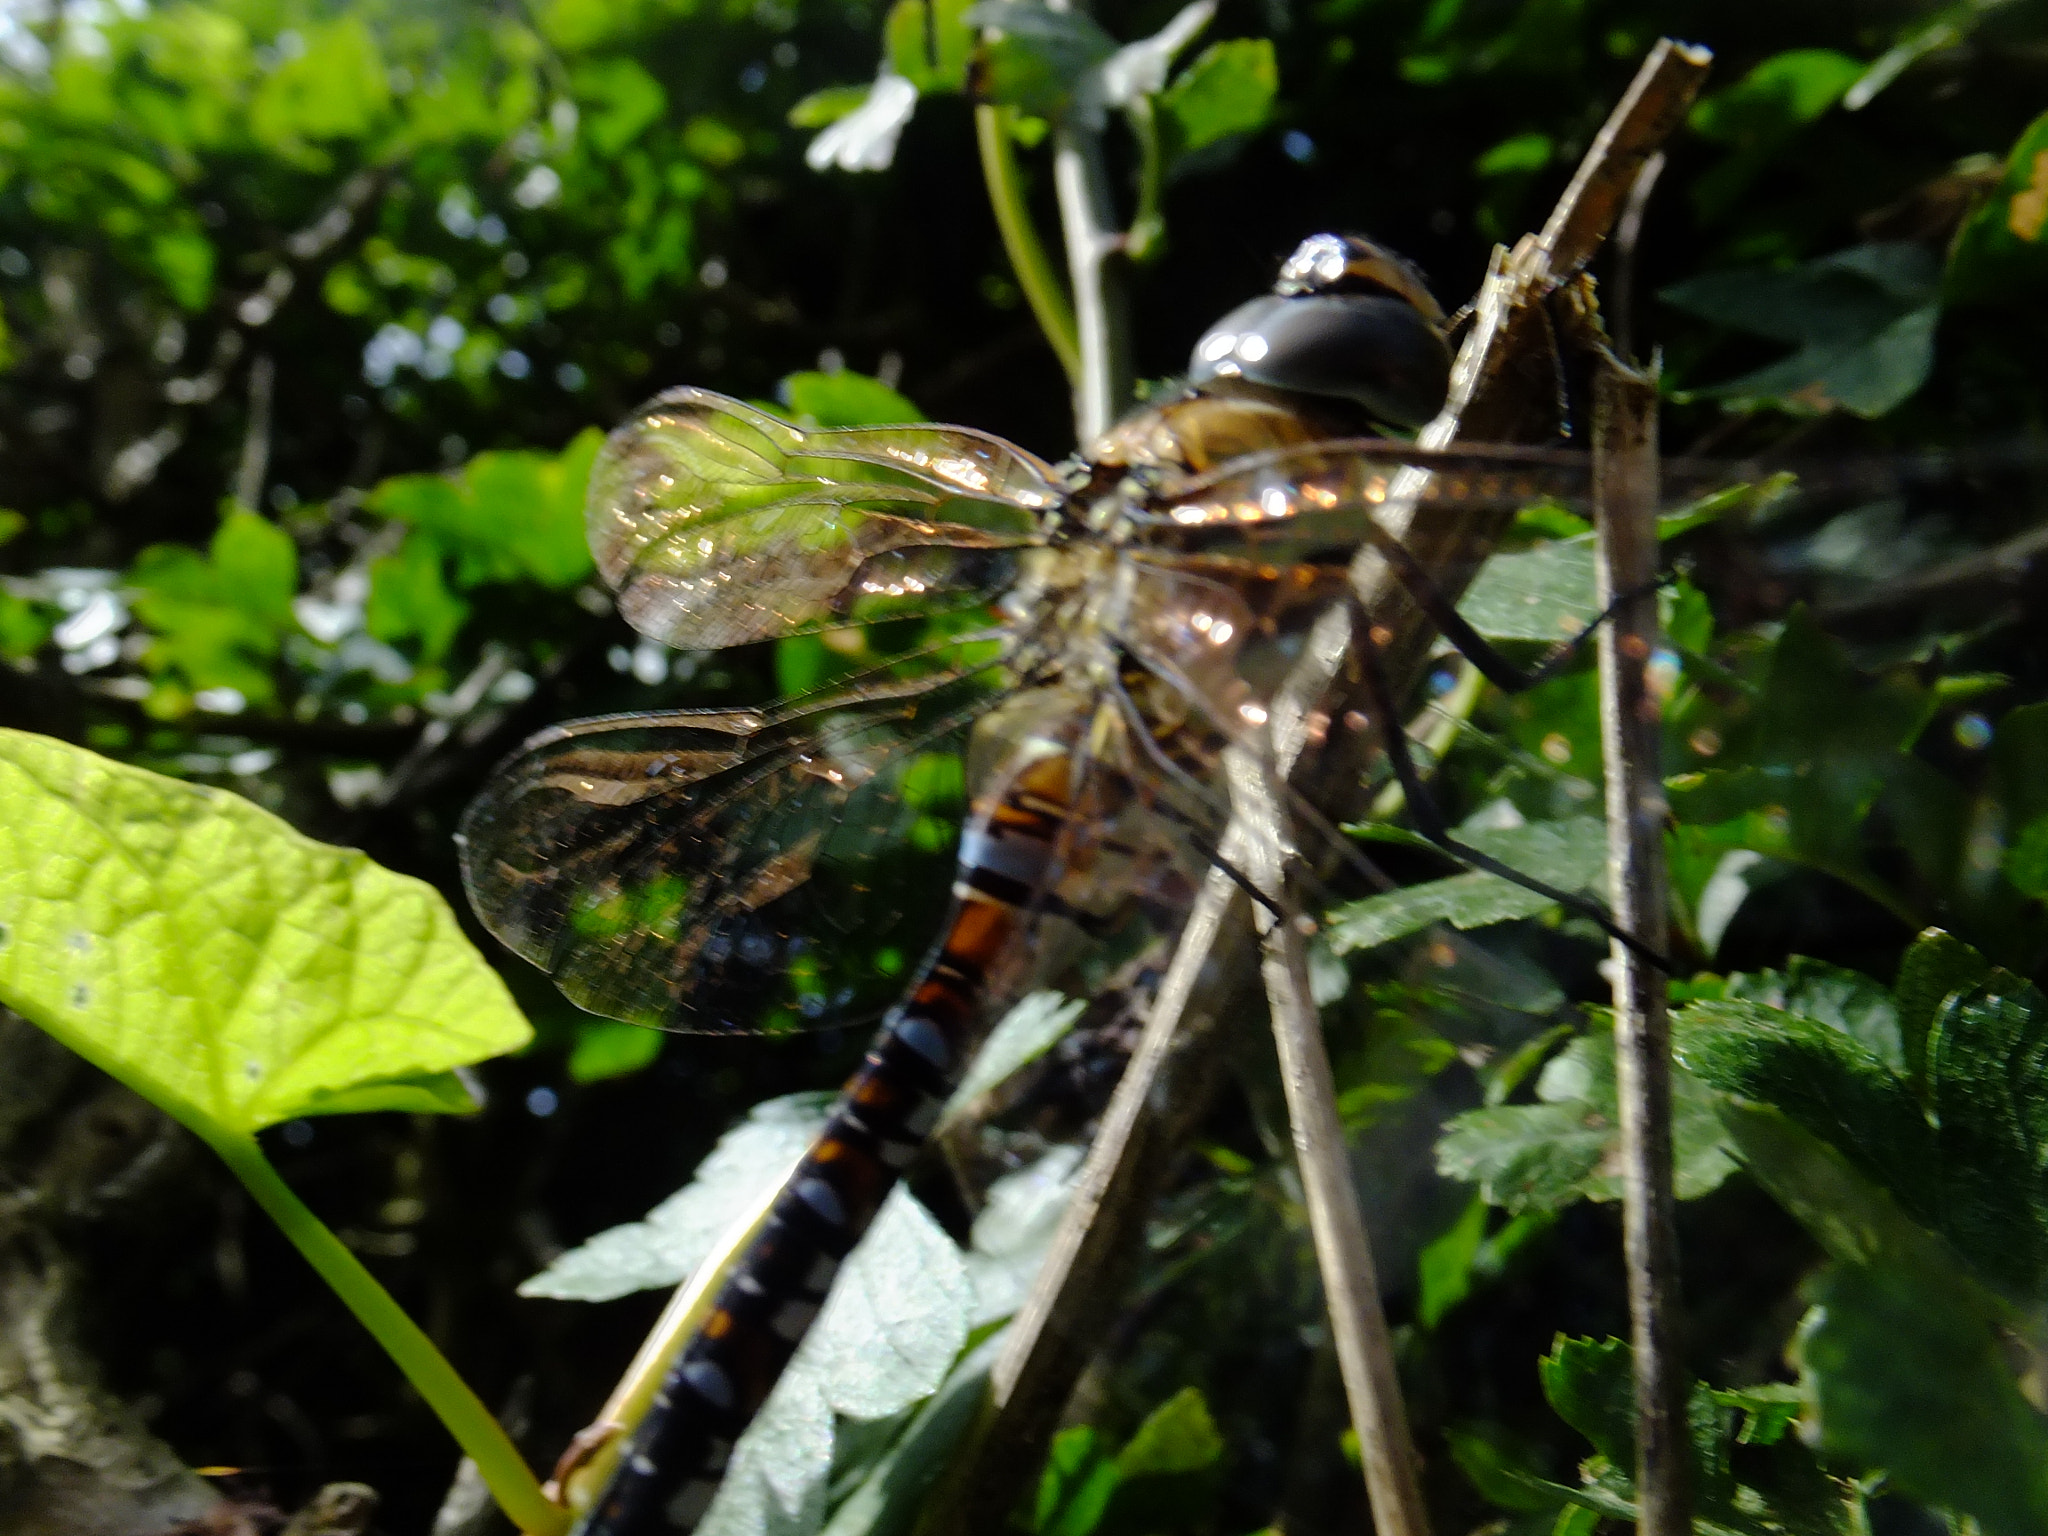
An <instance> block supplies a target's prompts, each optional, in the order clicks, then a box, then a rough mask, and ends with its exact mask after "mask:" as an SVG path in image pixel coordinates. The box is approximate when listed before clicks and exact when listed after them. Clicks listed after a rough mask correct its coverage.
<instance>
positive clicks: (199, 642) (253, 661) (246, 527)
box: [128, 506, 299, 704]
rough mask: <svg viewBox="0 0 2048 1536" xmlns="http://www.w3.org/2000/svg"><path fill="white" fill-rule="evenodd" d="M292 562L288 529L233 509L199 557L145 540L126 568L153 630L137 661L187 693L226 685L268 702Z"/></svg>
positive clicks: (291, 586)
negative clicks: (179, 682) (176, 679)
mask: <svg viewBox="0 0 2048 1536" xmlns="http://www.w3.org/2000/svg"><path fill="white" fill-rule="evenodd" d="M298 567H299V557H298V550H297V548H296V546H294V545H293V543H292V540H291V536H290V535H289V534H287V533H286V532H285V531H284V530H283V529H281V528H279V527H278V526H277V525H276V524H275V523H272V522H270V521H268V520H267V519H265V518H262V517H259V516H257V515H256V514H255V513H254V512H251V511H249V510H247V509H246V508H242V507H232V506H231V507H230V508H229V509H228V511H227V514H226V516H224V517H223V518H222V520H221V525H220V528H219V529H218V530H217V531H216V532H215V534H214V536H213V542H212V544H211V546H210V547H209V549H208V552H207V554H206V555H205V556H203V557H202V556H201V555H200V554H199V553H198V552H197V551H196V550H193V549H190V548H187V547H186V546H185V545H182V544H155V545H151V546H150V547H149V548H147V549H145V550H143V551H142V553H141V554H140V555H138V556H137V557H136V560H135V565H134V567H133V569H131V570H130V572H129V575H128V580H129V583H130V585H131V586H132V587H134V588H135V590H136V598H135V612H136V614H137V615H138V616H139V617H140V618H141V619H142V621H143V622H144V623H145V624H147V625H148V626H149V627H150V628H151V629H153V630H154V631H156V636H155V639H154V640H153V641H152V642H151V645H150V648H149V650H148V651H147V652H146V653H145V660H146V661H147V663H148V664H149V666H150V667H151V669H152V670H154V671H157V672H159V673H174V674H176V675H178V676H180V677H181V678H182V679H183V680H184V681H185V682H186V683H187V684H188V685H189V687H191V688H192V689H194V690H197V689H202V688H232V689H234V690H235V691H236V692H238V693H240V694H241V695H242V696H243V697H244V698H246V699H247V700H249V701H250V702H251V703H257V704H267V703H269V702H270V701H271V700H272V699H274V698H275V697H276V684H275V683H274V681H273V679H272V677H271V674H270V663H271V661H272V660H273V659H274V658H275V657H276V656H277V653H278V649H279V647H280V646H281V645H282V643H283V640H284V636H285V635H286V633H287V632H289V631H290V630H291V629H293V628H294V627H295V621H294V619H293V618H292V606H291V605H292V595H293V593H294V592H295V591H296V590H297V587H298Z"/></svg>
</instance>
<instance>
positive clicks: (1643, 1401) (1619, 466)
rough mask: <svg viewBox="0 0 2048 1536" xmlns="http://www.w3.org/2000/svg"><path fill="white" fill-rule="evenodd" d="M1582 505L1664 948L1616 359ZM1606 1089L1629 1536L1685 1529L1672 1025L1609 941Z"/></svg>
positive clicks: (1629, 820) (1649, 704)
mask: <svg viewBox="0 0 2048 1536" xmlns="http://www.w3.org/2000/svg"><path fill="white" fill-rule="evenodd" d="M1593 402H1594V403H1593V412H1594V414H1593V471H1594V484H1593V510H1594V524H1595V530H1596V536H1597V541H1598V559H1597V569H1598V572H1599V592H1600V602H1601V604H1602V606H1603V607H1604V606H1605V605H1606V604H1607V603H1608V602H1609V601H1610V600H1611V599H1612V598H1613V597H1614V596H1615V595H1616V594H1621V593H1635V594H1636V596H1635V597H1633V598H1631V599H1628V600H1625V601H1623V602H1622V603H1621V604H1620V605H1619V606H1618V608H1617V609H1616V611H1615V614H1614V617H1613V619H1612V621H1611V622H1610V623H1609V624H1608V626H1607V627H1606V628H1605V629H1603V630H1601V631H1600V636H1599V650H1600V739H1601V746H1602V749H1603V751H1604V753H1605V761H1606V770H1607V863H1608V871H1609V878H1610V880H1611V882H1612V887H1613V894H1612V900H1613V905H1614V919H1615V921H1616V922H1617V923H1618V924H1619V925H1620V926H1621V927H1622V928H1624V929H1625V930H1627V931H1628V932H1630V933H1633V934H1635V935H1637V936H1638V937H1640V938H1641V939H1643V940H1644V941H1645V942H1647V943H1649V944H1650V945H1652V946H1653V947H1655V948H1658V949H1662V948H1663V946H1664V930H1665V926H1666V920H1665V910H1664V906H1665V903H1664V822H1665V818H1666V814H1667V808H1666V806H1665V803H1664V779H1663V774H1662V771H1661V769H1660V768H1659V765H1658V756H1659V741H1660V737H1661V735H1662V728H1663V721H1662V711H1661V710H1660V708H1659V706H1658V702H1657V695H1656V693H1655V692H1654V690H1653V689H1652V688H1651V686H1650V680H1649V663H1650V658H1651V655H1652V653H1653V652H1654V651H1655V649H1656V645H1657V638H1658V636H1657V596H1656V580H1657V385H1656V380H1655V378H1654V377H1652V376H1648V375H1645V374H1641V373H1637V372H1635V371H1634V370H1633V369H1630V368H1628V367H1626V366H1624V365H1623V364H1622V363H1621V362H1619V361H1618V360H1616V359H1615V358H1614V357H1613V355H1612V354H1610V353H1605V352H1602V353H1600V354H1598V355H1597V357H1596V362H1595V372H1594V375H1593ZM1609 963H1610V964H1611V965H1612V966H1613V970H1614V1058H1615V1062H1614V1064H1615V1089H1616V1094H1617V1096H1618V1098H1619V1100H1620V1104H1621V1157H1622V1232H1623V1242H1624V1247H1625V1249H1626V1253H1627V1260H1628V1301H1629V1316H1630V1320H1631V1323H1632V1333H1633V1335H1634V1343H1635V1367H1636V1497H1637V1499H1638V1501H1639V1511H1638V1512H1639V1518H1638V1521H1637V1529H1638V1530H1639V1531H1641V1532H1642V1536H1685V1533H1687V1532H1689V1531H1690V1530H1691V1529H1692V1524H1691V1517H1690V1513H1689V1511H1690V1508H1691V1492H1690V1488H1689V1486H1688V1485H1689V1483H1690V1481H1691V1471H1692V1449H1691V1443H1690V1438H1689V1436H1688V1435H1687V1433H1686V1401H1685V1400H1686V1380H1685V1364H1684V1357H1683V1353H1682V1351H1681V1349H1680V1345H1679V1329H1680V1317H1679V1293H1678V1235H1677V1230H1676V1225H1675V1222H1676V1207H1677V1199H1676V1196H1675V1195H1674V1194H1673V1191H1672V1152H1671V1027H1670V1020H1669V1017H1668V1016H1667V1014H1666V1010H1665V1003H1666V978H1665V976H1664V974H1663V972H1661V971H1659V970H1658V969H1657V968H1656V967H1655V966H1653V965H1651V964H1649V963H1648V962H1647V961H1645V960H1644V959H1643V958H1642V957H1641V956H1640V955H1638V954H1636V953H1635V952H1634V951H1633V950H1630V949H1628V948H1626V947H1624V946H1623V945H1621V944H1619V943H1617V944H1616V945H1615V946H1614V949H1613V955H1612V959H1611V960H1610V962H1609Z"/></svg>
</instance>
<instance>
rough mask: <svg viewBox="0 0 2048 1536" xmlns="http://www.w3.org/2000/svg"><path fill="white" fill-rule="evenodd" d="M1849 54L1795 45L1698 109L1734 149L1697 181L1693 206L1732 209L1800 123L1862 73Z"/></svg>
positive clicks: (1708, 132)
mask: <svg viewBox="0 0 2048 1536" xmlns="http://www.w3.org/2000/svg"><path fill="white" fill-rule="evenodd" d="M1862 72H1863V65H1862V64H1861V63H1860V62H1859V61H1858V60H1856V59H1852V58H1850V57H1849V56H1848V55H1847V54H1842V53H1836V52H1834V51H1832V50H1830V49H1824V48H1798V49H1793V50H1791V51H1789V52H1786V53H1780V54H1776V55H1773V56H1772V57H1770V58H1768V59H1765V60H1764V61H1763V62H1762V63H1760V64H1758V65H1757V66H1755V67H1754V68H1753V69H1751V70H1750V72H1749V73H1748V74H1747V75H1745V76H1743V77H1742V79H1740V80H1738V81H1737V82H1736V83H1735V84H1733V85H1731V86H1729V87H1728V88H1727V89H1726V90H1724V91H1720V92H1717V93H1716V94H1714V95H1712V96H1709V97H1707V98H1706V100H1704V101H1702V102H1701V103H1700V104H1699V105H1698V106H1697V107H1695V108H1693V111H1692V117H1691V127H1692V129H1693V131H1694V132H1695V133H1697V134H1699V135H1700V137H1702V138H1704V139H1709V140H1712V141H1714V142H1716V143H1721V144H1726V145H1727V146H1728V147H1729V151H1730V152H1729V155H1728V157H1727V158H1726V159H1725V160H1723V161H1722V162H1721V163H1720V164H1719V165H1717V166H1715V167H1713V168H1712V169H1711V170H1709V171H1708V172H1707V174H1706V175H1704V176H1702V177H1700V178H1699V179H1698V180H1697V181H1696V182H1695V183H1694V186H1693V193H1692V196H1693V206H1694V207H1695V208H1696V209H1697V210H1698V211H1699V214H1700V216H1701V218H1702V219H1704V220H1706V221H1709V222H1712V221H1713V220H1716V219H1719V218H1721V217H1722V216H1723V215H1724V214H1726V213H1727V212H1728V211H1729V210H1730V209H1732V208H1735V207H1736V206H1737V205H1738V203H1739V202H1740V200H1741V198H1742V195H1743V193H1744V192H1745V191H1747V190H1748V188H1749V185H1750V183H1751V182H1752V181H1754V180H1755V179H1756V177H1757V175H1758V174H1759V173H1760V172H1762V171H1763V170H1764V169H1765V168H1766V167H1768V166H1769V165H1770V164H1771V163H1772V161H1774V160H1775V159H1776V158H1777V157H1778V155H1779V153H1780V152H1781V151H1782V150H1784V148H1785V147H1786V146H1787V145H1788V144H1789V143H1791V141H1792V139H1793V138H1794V137H1795V136H1796V135H1797V134H1798V132H1799V131H1800V129H1802V128H1804V127H1805V126H1806V125H1807V124H1808V123H1811V122H1813V121H1814V120H1815V119H1816V118H1818V117H1820V116H1821V115H1822V114H1824V113H1825V112H1827V111H1828V109H1829V108H1831V107H1833V106H1834V105H1835V103H1836V102H1838V101H1840V100H1841V99H1842V95H1843V93H1844V92H1845V91H1847V90H1848V89H1849V88H1850V86H1852V85H1853V84H1855V82H1856V78H1857V76H1859V75H1860V74H1862Z"/></svg>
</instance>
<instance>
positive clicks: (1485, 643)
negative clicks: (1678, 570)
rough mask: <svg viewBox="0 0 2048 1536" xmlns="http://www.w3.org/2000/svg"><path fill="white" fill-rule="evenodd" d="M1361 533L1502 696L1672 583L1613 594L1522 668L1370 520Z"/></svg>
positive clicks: (1553, 669)
mask: <svg viewBox="0 0 2048 1536" xmlns="http://www.w3.org/2000/svg"><path fill="white" fill-rule="evenodd" d="M1366 527H1367V530H1368V531H1367V534H1366V537H1367V538H1368V539H1369V540H1370V541H1371V543H1372V546H1373V548H1374V549H1375V550H1377V551H1378V552H1379V553H1380V555H1381V556H1383V557H1384V558H1385V560H1386V562H1387V565H1388V566H1389V567H1390V568H1391V569H1392V571H1393V572H1394V575H1395V576H1396V577H1397V578H1398V579H1399V581H1400V583H1401V585H1402V586H1404V587H1406V588H1407V589H1408V595H1409V596H1410V597H1412V598H1414V599H1415V602H1416V604H1417V606H1418V607H1420V608H1421V609H1422V611H1423V612H1424V613H1426V614H1428V615H1429V617H1430V621H1431V622H1432V623H1434V624H1435V625H1436V627H1437V629H1438V630H1439V631H1441V633H1442V634H1443V637H1444V638H1445V639H1446V640H1448V641H1450V642H1451V644H1452V645H1453V646H1455V647H1456V648H1457V651H1458V654H1459V655H1461V656H1463V657H1464V658H1465V659H1466V660H1467V661H1469V662H1471V663H1472V665H1473V666H1475V667H1477V668H1478V669H1479V673H1480V675H1481V676H1482V677H1484V678H1485V679H1486V680H1487V681H1488V682H1490V683H1492V684H1494V685H1495V686H1496V687H1498V688H1500V689H1502V690H1503V691H1505V692H1508V693H1522V692H1525V691H1526V690H1528V689H1530V688H1533V687H1535V686H1536V685H1537V684H1538V683H1540V682H1542V681H1544V679H1546V678H1548V677H1551V676H1553V675H1554V674H1555V673H1557V672H1558V671H1560V670H1561V669H1563V668H1564V667H1566V666H1568V665H1569V664H1570V663H1571V662H1572V661H1573V660H1575V659H1576V658H1577V657H1578V655H1579V653H1580V652H1581V651H1583V650H1584V649H1585V648H1586V646H1587V645H1588V644H1590V643H1591V641H1592V639H1593V636H1594V635H1596V634H1598V633H1599V632H1600V626H1601V625H1603V624H1605V623H1606V622H1607V621H1608V620H1609V619H1611V618H1613V617H1614V615H1615V613H1616V611H1617V610H1618V609H1620V608H1621V607H1622V606H1623V605H1624V604H1627V603H1631V602H1634V601H1635V600H1636V599H1637V598H1639V597H1642V596H1644V595H1645V594H1646V593H1650V592H1656V591H1660V590H1662V589H1663V588H1664V587H1665V586H1666V585H1667V584H1668V583H1669V582H1670V581H1671V580H1672V579H1673V578H1671V577H1660V578H1659V579H1658V580H1657V581H1655V582H1652V583H1650V584H1648V585H1646V586H1642V587H1631V588H1630V589H1629V590H1628V591H1626V592H1622V593H1620V594H1618V595H1617V596H1615V597H1614V598H1613V599H1612V600H1611V601H1609V603H1608V604H1607V606H1606V607H1605V608H1603V609H1601V610H1600V612H1598V613H1597V614H1595V615H1594V616H1593V617H1592V618H1591V619H1589V620H1587V621H1586V623H1585V624H1583V625H1582V626H1580V628H1579V629H1578V631H1577V632H1576V633H1574V634H1571V635H1567V636H1566V637H1565V638H1564V639H1562V640H1560V641H1558V643H1557V644H1555V645H1553V646H1552V647H1551V648H1550V649H1549V650H1548V651H1546V652H1544V654H1543V656H1542V658H1541V659H1540V660H1539V661H1538V662H1537V663H1536V664H1535V665H1534V666H1533V667H1523V666H1520V665H1518V664H1517V663H1515V662H1513V661H1510V660H1509V659H1508V658H1507V657H1506V656H1504V655H1503V654H1501V651H1500V649H1499V648H1498V647H1497V646H1495V645H1494V644H1493V642H1492V641H1490V640H1488V639H1487V638H1486V637H1485V636H1484V635H1482V634H1480V633H1479V631H1478V630H1476V629H1474V628H1473V627H1472V625H1471V624H1470V623H1469V622H1468V621H1467V620H1466V618H1465V616H1464V615H1463V614H1461V613H1459V612H1458V606H1457V604H1455V603H1453V602H1452V601H1451V600H1450V598H1449V597H1447V596H1446V595H1445V594H1444V589H1443V588H1442V587H1440V586H1438V585H1437V582H1436V578H1435V577H1434V576H1432V575H1430V574H1429V570H1428V568H1427V567H1426V566H1424V565H1423V563H1422V562H1421V561H1420V560H1418V559H1417V558H1416V557H1415V552H1414V551H1413V550H1411V549H1410V548H1409V547H1408V546H1407V545H1406V544H1404V543H1402V542H1401V541H1400V540H1399V539H1397V538H1396V537H1394V535H1393V534H1391V533H1389V532H1388V531H1387V530H1386V529H1384V528H1382V527H1380V526H1379V525H1378V524H1377V523H1374V522H1372V521H1371V520H1370V519H1367V523H1366Z"/></svg>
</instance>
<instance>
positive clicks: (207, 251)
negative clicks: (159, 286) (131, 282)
mask: <svg viewBox="0 0 2048 1536" xmlns="http://www.w3.org/2000/svg"><path fill="white" fill-rule="evenodd" d="M149 261H150V265H151V266H153V267H155V268H156V275H157V276H158V277H159V278H161V279H162V280H163V285H164V289H165V291H166V292H168V293H169V294H170V296H171V297H172V299H174V300H175V301H176V302H177V304H178V305H179V307H180V308H182V309H185V310H188V311H190V312H193V313H197V312H198V311H200V310H202V309H204V308H206V302H207V300H208V299H210V298H211V297H212V296H213V261H214V252H213V242H212V241H211V240H208V239H207V238H206V236H205V235H204V234H202V233H200V231H198V230H197V229H166V230H163V231H162V232H160V233H158V234H156V235H153V236H151V237H150V242H149Z"/></svg>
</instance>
